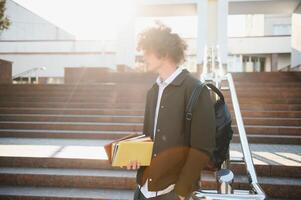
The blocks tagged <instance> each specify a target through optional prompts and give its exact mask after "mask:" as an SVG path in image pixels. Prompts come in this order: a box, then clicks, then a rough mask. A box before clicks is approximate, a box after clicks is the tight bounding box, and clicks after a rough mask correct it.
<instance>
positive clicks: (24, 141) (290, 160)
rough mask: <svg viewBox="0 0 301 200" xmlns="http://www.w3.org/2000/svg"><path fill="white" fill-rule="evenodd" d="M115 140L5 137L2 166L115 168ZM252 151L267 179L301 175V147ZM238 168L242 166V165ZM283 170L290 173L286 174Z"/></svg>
mask: <svg viewBox="0 0 301 200" xmlns="http://www.w3.org/2000/svg"><path fill="white" fill-rule="evenodd" d="M111 141H112V140H91V139H43V138H14V137H8V138H1V140H0V161H1V162H0V166H1V167H46V168H49V167H50V168H52V167H53V168H84V169H86V168H91V169H113V168H112V167H110V165H109V164H108V162H107V156H106V154H105V151H104V148H103V146H104V145H105V144H107V143H109V142H111ZM250 149H251V151H252V155H253V162H254V164H255V166H258V170H259V171H260V170H263V171H262V172H259V173H262V174H263V175H264V176H269V175H268V174H270V175H271V176H273V175H274V173H277V176H283V177H285V176H287V177H292V176H295V177H299V176H301V173H299V172H300V169H301V155H300V152H301V146H300V145H281V144H250ZM230 157H234V158H240V157H242V151H241V146H240V144H238V143H231V144H230ZM237 165H238V166H242V165H241V163H239V164H236V166H237ZM115 169H119V168H115ZM256 169H257V168H256ZM267 170H270V171H267ZM278 170H279V171H278ZM283 170H287V171H286V172H285V173H283ZM295 170H299V171H295ZM281 174H282V175H281ZM294 174H295V175H294Z"/></svg>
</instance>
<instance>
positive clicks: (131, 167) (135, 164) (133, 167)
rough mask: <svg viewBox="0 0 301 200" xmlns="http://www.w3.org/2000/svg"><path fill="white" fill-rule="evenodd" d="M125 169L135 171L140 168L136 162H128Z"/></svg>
mask: <svg viewBox="0 0 301 200" xmlns="http://www.w3.org/2000/svg"><path fill="white" fill-rule="evenodd" d="M126 168H127V169H128V170H131V169H132V170H136V169H139V168H140V162H138V161H137V160H131V161H129V163H128V164H127V166H126Z"/></svg>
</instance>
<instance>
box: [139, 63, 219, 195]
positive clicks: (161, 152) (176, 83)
mask: <svg viewBox="0 0 301 200" xmlns="http://www.w3.org/2000/svg"><path fill="white" fill-rule="evenodd" d="M197 82H198V80H197V79H196V78H194V77H193V76H192V74H191V73H190V72H189V71H188V70H186V69H184V70H183V71H182V72H181V73H180V74H179V75H178V76H177V77H176V78H175V79H174V80H173V81H172V82H171V83H170V84H169V85H168V86H167V87H166V88H165V89H164V91H163V94H162V97H161V104H160V108H159V114H158V119H157V130H156V135H155V140H154V147H153V154H152V161H151V164H150V166H147V167H145V166H142V167H140V168H139V169H138V171H137V179H136V180H137V183H138V184H140V185H143V184H144V183H145V181H146V179H147V178H149V184H148V188H149V190H151V191H158V190H162V189H164V188H166V187H167V186H169V185H170V184H176V186H175V192H176V193H177V194H178V195H181V196H187V195H189V194H190V193H191V192H192V191H193V190H196V189H197V182H198V180H199V177H200V172H201V170H202V169H203V168H204V166H205V165H206V164H207V162H208V161H209V157H210V156H211V155H212V153H213V149H214V147H215V131H216V125H215V123H216V122H215V114H214V106H213V103H214V102H213V100H212V97H211V95H210V92H209V89H208V88H207V87H206V86H205V87H204V88H203V90H202V93H201V95H200V98H199V101H198V103H197V106H196V109H195V110H194V111H193V117H192V121H191V133H190V138H189V137H188V136H187V135H186V134H185V131H184V130H185V107H186V104H187V102H188V100H189V97H190V95H191V93H192V90H193V88H194V86H195V85H196V84H197ZM157 97H158V85H157V84H156V83H155V84H154V85H153V86H152V88H150V89H149V90H148V92H147V98H146V105H145V113H144V125H143V133H144V134H145V135H148V136H151V138H152V139H153V126H154V116H155V109H156V103H157Z"/></svg>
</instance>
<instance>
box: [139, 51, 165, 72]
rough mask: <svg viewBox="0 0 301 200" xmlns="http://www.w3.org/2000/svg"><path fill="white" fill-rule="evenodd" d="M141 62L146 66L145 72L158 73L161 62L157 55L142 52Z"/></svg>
mask: <svg viewBox="0 0 301 200" xmlns="http://www.w3.org/2000/svg"><path fill="white" fill-rule="evenodd" d="M143 60H144V62H145V64H146V66H147V71H151V72H158V70H159V68H160V67H161V66H162V62H163V60H162V59H160V58H158V57H157V55H156V54H155V53H153V52H144V53H143Z"/></svg>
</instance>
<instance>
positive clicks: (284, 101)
mask: <svg viewBox="0 0 301 200" xmlns="http://www.w3.org/2000/svg"><path fill="white" fill-rule="evenodd" d="M300 97H301V96H300ZM300 97H298V96H297V97H289V98H283V97H274V98H271V97H270V98H267V97H244V96H241V95H239V98H238V100H239V102H240V103H244V104H248V103H258V104H301V99H300ZM225 101H226V102H229V103H230V102H232V100H231V98H230V97H225ZM11 102H14V103H22V102H28V103H65V102H68V103H89V104H95V103H99V102H101V103H116V104H120V103H138V104H144V102H145V99H144V96H143V97H141V96H140V97H137V98H133V97H131V98H127V97H120V98H119V97H114V98H110V97H89V98H84V97H80V98H73V97H72V98H68V97H43V98H41V97H7V96H5V97H0V103H4V104H5V103H11Z"/></svg>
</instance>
